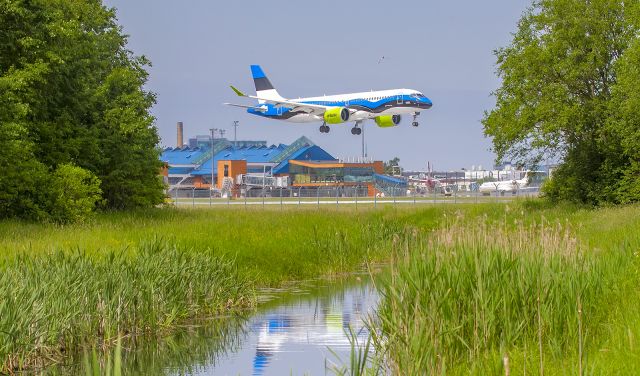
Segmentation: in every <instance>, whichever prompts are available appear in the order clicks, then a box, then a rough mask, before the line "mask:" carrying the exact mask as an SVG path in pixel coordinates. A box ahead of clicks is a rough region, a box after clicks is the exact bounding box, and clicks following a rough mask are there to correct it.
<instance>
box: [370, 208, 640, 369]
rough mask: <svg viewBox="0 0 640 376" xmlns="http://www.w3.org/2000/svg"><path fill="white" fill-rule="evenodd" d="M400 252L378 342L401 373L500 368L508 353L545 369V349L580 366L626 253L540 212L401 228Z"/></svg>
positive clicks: (386, 288)
mask: <svg viewBox="0 0 640 376" xmlns="http://www.w3.org/2000/svg"><path fill="white" fill-rule="evenodd" d="M539 218H540V217H539ZM394 254H395V255H396V257H395V258H394V262H393V263H394V265H393V266H392V269H393V270H392V274H391V277H390V278H389V279H388V280H387V281H385V282H384V283H383V284H382V287H381V289H382V294H383V296H384V299H383V303H382V305H381V307H380V309H379V311H378V315H377V322H376V324H375V325H376V326H377V328H376V329H377V332H376V331H374V332H375V333H377V335H376V336H375V337H374V340H375V346H376V348H379V349H383V353H384V354H385V356H386V357H387V361H388V366H389V367H390V368H391V369H392V370H393V371H394V373H396V374H423V373H427V374H440V373H459V372H460V373H469V371H471V373H477V374H495V373H502V374H504V373H505V371H506V370H505V369H504V368H505V367H509V364H510V363H511V364H513V363H514V361H511V362H509V357H510V354H511V353H512V352H515V353H517V354H518V356H519V357H520V358H519V359H518V360H519V361H520V362H519V363H517V367H518V368H519V370H520V371H522V368H523V364H524V365H525V367H527V369H528V372H534V373H538V372H540V373H543V370H544V364H545V356H546V355H547V354H550V356H551V357H553V358H555V359H556V360H557V359H558V358H564V357H566V358H569V357H573V358H574V359H575V363H574V366H575V369H576V370H581V369H582V366H583V354H582V351H580V350H581V349H582V348H583V346H584V343H585V341H589V342H593V341H594V337H596V336H597V335H598V334H599V332H600V331H601V324H602V323H603V322H604V320H605V319H606V317H607V313H608V312H609V307H608V306H607V305H606V304H603V302H604V300H603V299H604V298H606V297H607V294H606V293H608V292H609V291H610V289H611V288H612V287H613V286H614V284H615V283H616V282H617V281H619V278H620V277H619V276H620V275H625V273H627V271H628V269H629V263H628V260H629V259H630V257H629V256H630V252H626V253H625V252H618V253H607V254H604V255H603V254H597V253H594V252H591V251H588V250H586V249H585V248H584V246H582V245H581V243H580V241H579V240H578V239H577V238H576V237H575V234H574V231H573V229H572V227H571V225H570V224H569V223H549V222H548V221H545V220H544V218H540V219H539V220H538V221H537V222H536V221H535V220H531V219H529V220H528V222H527V224H525V223H524V222H522V221H520V220H518V221H515V222H514V221H507V220H506V219H505V220H502V221H495V220H491V219H488V218H482V217H481V218H479V219H474V220H473V221H471V222H469V221H465V220H463V219H461V218H457V219H454V220H448V221H447V223H446V224H445V225H444V227H443V228H441V229H438V230H436V231H433V232H431V233H428V234H426V235H425V234H423V233H420V232H418V231H415V230H414V231H410V232H408V233H406V234H404V235H403V236H399V237H398V239H397V240H396V244H395V253H394ZM523 349H524V351H523ZM526 352H528V354H527V355H526V356H525V355H523V353H526ZM576 358H577V359H576ZM531 359H535V360H536V361H535V362H531V361H530V360H531ZM527 360H529V362H528V363H527Z"/></svg>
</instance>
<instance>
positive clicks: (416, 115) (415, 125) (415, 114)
mask: <svg viewBox="0 0 640 376" xmlns="http://www.w3.org/2000/svg"><path fill="white" fill-rule="evenodd" d="M418 115H420V113H419V112H416V113H414V114H413V123H411V125H413V126H414V127H417V126H418V125H419V124H418Z"/></svg>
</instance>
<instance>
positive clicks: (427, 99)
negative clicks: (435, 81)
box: [422, 98, 433, 108]
mask: <svg viewBox="0 0 640 376" xmlns="http://www.w3.org/2000/svg"><path fill="white" fill-rule="evenodd" d="M422 102H423V104H424V105H425V106H426V107H427V108H431V106H433V103H431V99H429V98H424V99H423V100H422Z"/></svg>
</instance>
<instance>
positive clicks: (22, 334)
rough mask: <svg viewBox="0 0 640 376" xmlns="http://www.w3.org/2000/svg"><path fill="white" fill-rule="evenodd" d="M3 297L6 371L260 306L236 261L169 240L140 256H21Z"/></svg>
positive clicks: (1, 352) (0, 341)
mask: <svg viewBox="0 0 640 376" xmlns="http://www.w3.org/2000/svg"><path fill="white" fill-rule="evenodd" d="M0 296H2V297H3V299H2V300H0V359H4V362H3V363H2V364H0V367H1V368H0V369H4V370H5V371H10V370H18V369H22V368H30V367H34V366H38V365H42V364H45V363H47V362H49V361H50V360H52V359H58V358H62V357H64V356H65V355H66V354H73V352H75V351H77V350H78V349H79V348H80V346H82V345H84V344H95V343H96V341H97V342H99V343H100V344H102V345H103V346H111V345H113V343H114V342H115V339H116V338H120V336H121V335H126V336H127V337H135V336H141V335H146V334H158V333H161V332H163V331H165V330H170V329H171V328H173V327H175V326H176V325H177V324H179V323H182V322H184V321H185V320H193V319H197V318H199V317H208V316H211V315H215V314H219V313H228V312H230V311H233V310H238V309H241V308H245V307H248V306H251V305H253V304H254V300H253V298H252V290H251V281H250V280H248V279H247V278H246V277H245V276H242V275H240V274H239V273H238V271H237V268H236V267H235V265H234V264H233V262H232V261H229V260H222V259H220V258H219V257H217V256H216V255H214V254H213V253H212V251H211V250H201V251H198V252H194V251H190V250H181V249H178V248H176V247H174V246H172V245H171V244H170V243H167V242H165V241H162V240H157V241H154V242H150V243H144V244H142V245H141V246H140V247H139V248H138V249H137V251H136V253H135V254H131V253H130V252H127V251H126V250H123V251H109V252H106V253H105V254H103V255H101V256H100V257H95V256H94V257H88V256H87V255H86V254H85V253H83V252H82V251H75V252H56V253H51V254H47V255H44V256H40V257H36V258H33V257H29V256H28V255H19V256H18V257H17V258H16V259H15V260H14V261H12V262H11V263H10V264H8V265H6V266H5V267H4V270H3V273H2V274H0Z"/></svg>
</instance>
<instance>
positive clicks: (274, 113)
mask: <svg viewBox="0 0 640 376" xmlns="http://www.w3.org/2000/svg"><path fill="white" fill-rule="evenodd" d="M251 73H252V75H253V80H254V83H255V86H256V95H255V96H250V95H246V94H244V93H242V92H241V91H239V90H238V89H236V88H235V87H233V86H232V87H231V88H232V89H233V90H234V91H235V92H236V94H238V95H239V96H242V97H248V98H253V99H257V101H258V103H257V104H256V105H253V106H246V105H238V104H231V103H226V104H227V105H231V106H236V107H243V108H246V109H247V112H248V113H250V114H252V115H257V116H261V117H264V118H268V119H276V120H285V121H290V122H296V123H309V122H322V123H323V124H322V126H321V127H320V132H323V133H327V132H329V126H328V125H327V124H340V123H347V122H354V123H355V125H354V127H353V129H352V130H351V133H352V134H360V133H361V132H362V131H361V129H360V128H359V125H360V124H362V122H363V121H365V120H368V119H374V120H375V122H376V124H377V125H378V126H379V127H384V128H386V127H394V126H397V125H398V124H399V123H400V120H401V116H402V115H412V116H413V125H414V126H418V122H417V121H416V118H417V116H418V115H419V114H420V111H422V110H426V109H429V108H431V106H432V102H431V100H430V99H429V98H427V97H426V96H424V94H422V93H421V92H419V91H417V90H411V89H393V90H381V91H369V92H362V93H350V94H338V95H325V96H322V97H309V98H298V99H285V98H283V97H282V96H280V94H278V92H277V91H276V90H275V88H274V87H273V85H272V84H271V82H270V81H269V79H268V78H267V77H266V75H265V74H264V72H263V71H262V69H261V68H260V66H258V65H252V66H251Z"/></svg>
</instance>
